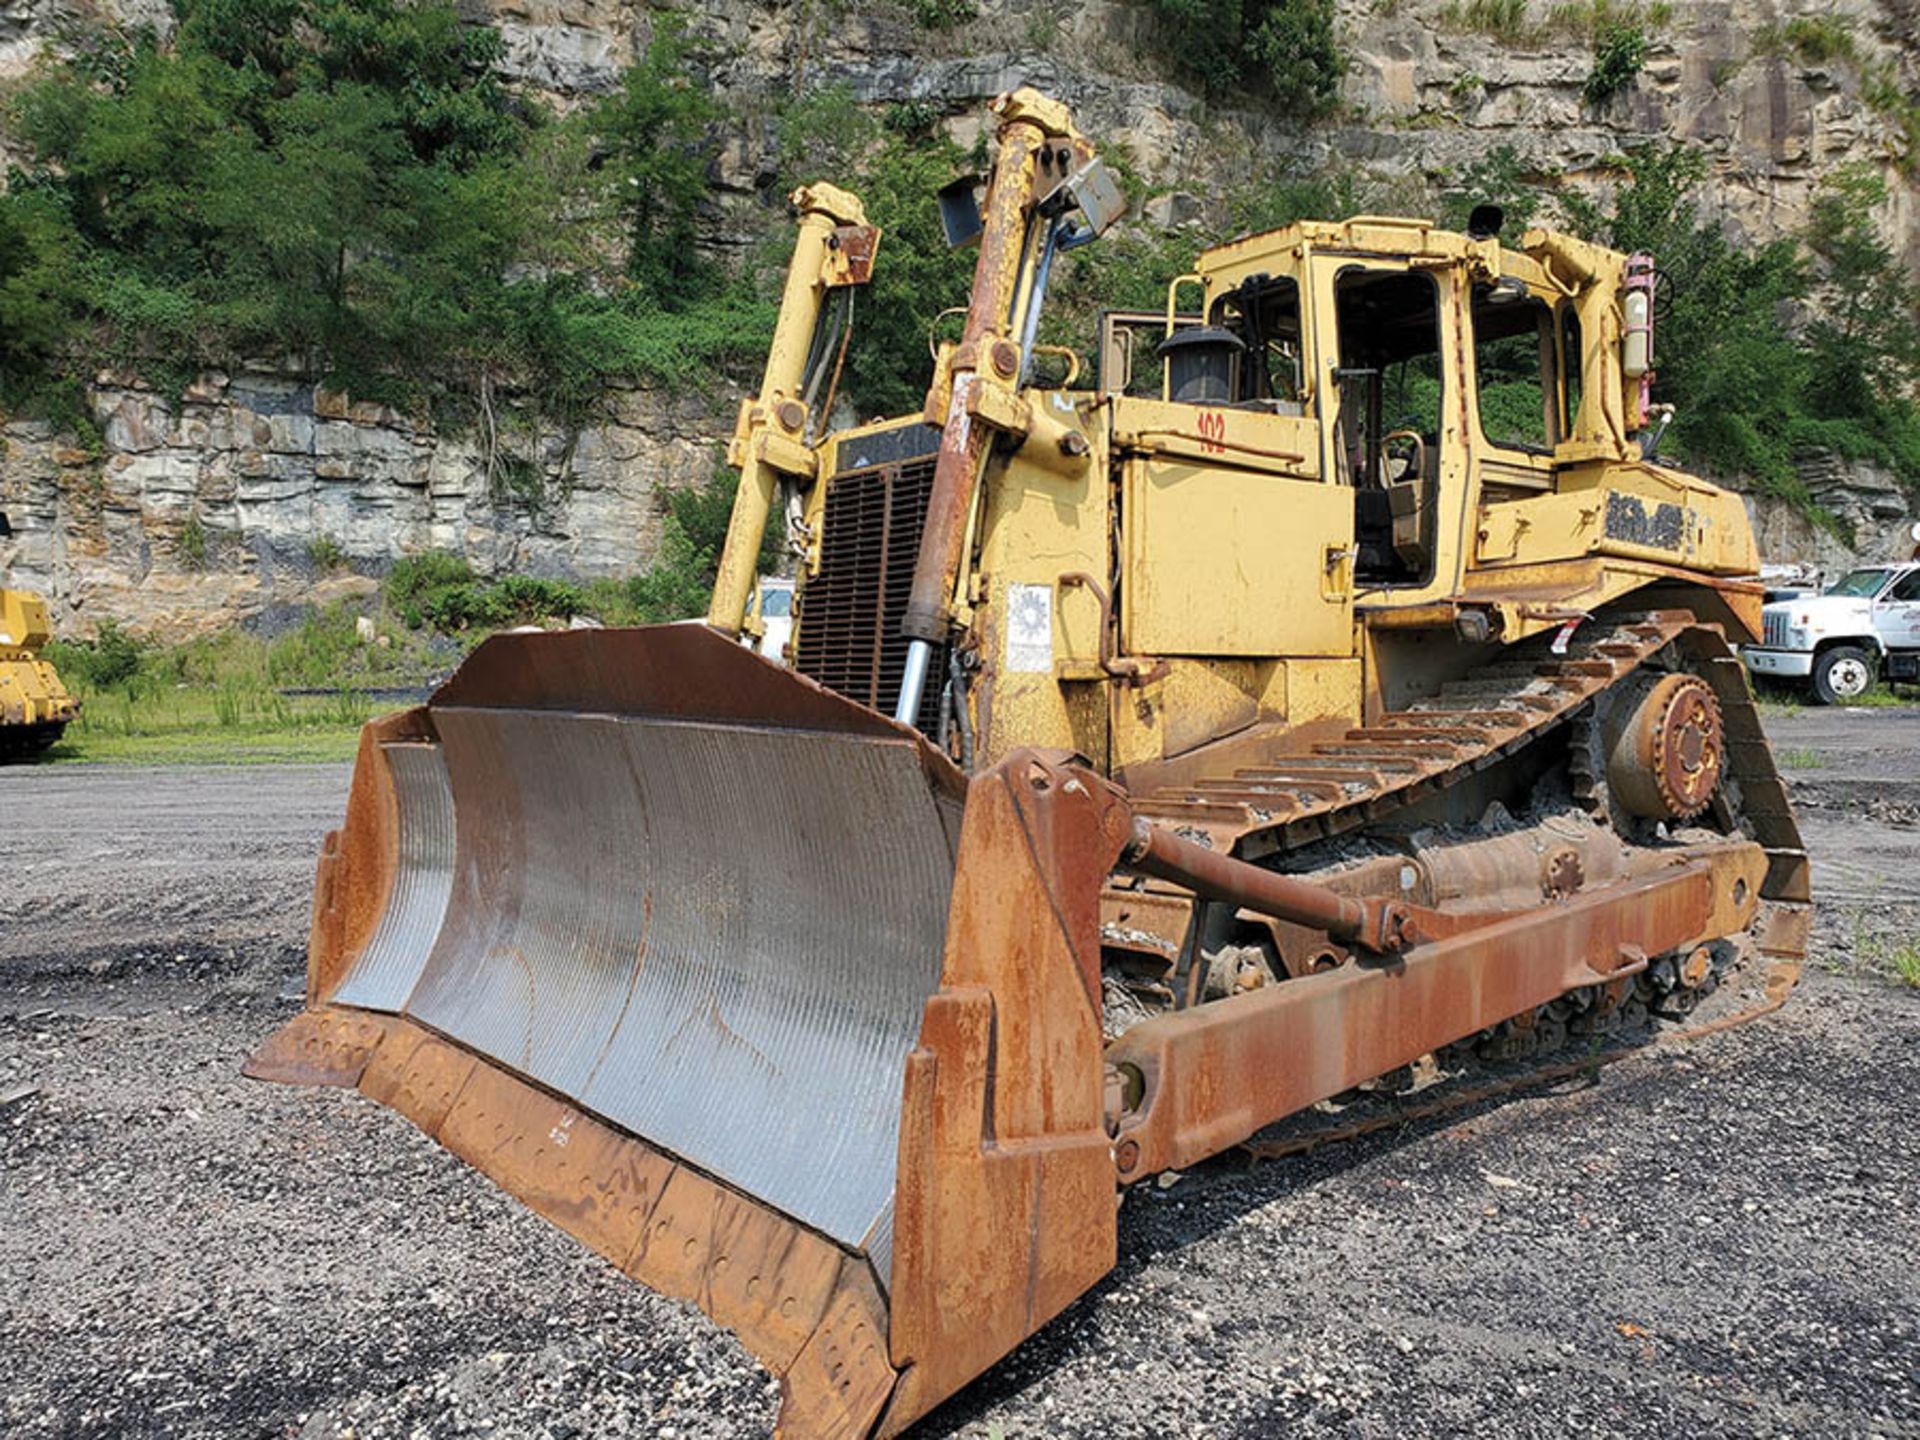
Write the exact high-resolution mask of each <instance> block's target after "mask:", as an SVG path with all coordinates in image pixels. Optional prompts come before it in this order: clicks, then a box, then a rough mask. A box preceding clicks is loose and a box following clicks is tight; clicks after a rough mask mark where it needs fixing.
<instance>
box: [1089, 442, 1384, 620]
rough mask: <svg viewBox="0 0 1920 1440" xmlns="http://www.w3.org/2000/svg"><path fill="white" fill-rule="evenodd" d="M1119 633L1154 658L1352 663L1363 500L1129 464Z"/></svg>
mask: <svg viewBox="0 0 1920 1440" xmlns="http://www.w3.org/2000/svg"><path fill="white" fill-rule="evenodd" d="M1123 474H1124V479H1123V481H1122V493H1123V495H1124V497H1125V498H1124V502H1123V509H1122V513H1121V521H1120V529H1121V535H1122V545H1123V547H1124V553H1125V557H1126V574H1127V577H1128V580H1129V582H1130V583H1129V584H1128V586H1127V587H1126V589H1125V591H1124V594H1123V598H1122V600H1121V603H1120V622H1121V623H1120V633H1121V637H1122V639H1123V641H1124V643H1125V646H1126V648H1127V649H1128V650H1129V651H1138V652H1140V653H1142V654H1155V655H1218V656H1267V655H1272V656H1280V655H1350V654H1352V653H1353V591H1352V588H1351V586H1350V585H1347V586H1342V585H1340V584H1338V583H1337V582H1336V583H1329V577H1330V576H1337V575H1338V574H1340V573H1342V567H1344V565H1345V563H1346V553H1347V550H1348V548H1349V547H1350V546H1351V545H1352V543H1353V497H1352V492H1350V491H1347V490H1344V489H1342V488H1340V487H1337V486H1332V485H1324V484H1321V483H1320V482H1319V481H1317V480H1294V479H1290V478H1288V477H1286V476H1282V475H1274V474H1267V473H1262V472H1261V471H1257V470H1250V469H1241V468H1239V467H1237V466H1234V467H1229V466H1227V465H1224V464H1220V463H1217V462H1216V463H1214V464H1211V465H1207V464H1201V463H1198V462H1195V461H1190V460H1185V459H1174V458H1162V457H1157V456H1140V457H1136V458H1133V459H1130V460H1128V461H1127V462H1126V463H1125V466H1124V471H1123Z"/></svg>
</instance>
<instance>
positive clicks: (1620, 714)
mask: <svg viewBox="0 0 1920 1440" xmlns="http://www.w3.org/2000/svg"><path fill="white" fill-rule="evenodd" d="M1726 751H1727V746H1726V728H1725V726H1724V725H1723V723H1722V722H1721V718H1720V702H1719V701H1718V700H1717V699H1716V698H1715V697H1714V693H1713V691H1712V689H1711V688H1710V687H1709V686H1708V685H1707V682H1706V681H1704V680H1702V679H1701V678H1700V677H1699V676H1697V675H1688V674H1684V673H1680V674H1670V675H1661V676H1658V677H1657V678H1653V679H1651V680H1650V681H1649V682H1647V683H1643V684H1641V685H1640V686H1638V687H1636V688H1635V689H1634V690H1632V691H1629V692H1628V693H1627V694H1625V695H1622V696H1621V697H1620V702H1619V703H1618V704H1616V705H1615V706H1614V708H1613V714H1612V715H1611V716H1610V717H1609V720H1608V723H1607V727H1606V755H1607V787H1608V789H1609V791H1610V792H1611V793H1612V795H1613V799H1614V802H1615V803H1616V804H1617V805H1618V806H1619V807H1620V808H1621V809H1622V810H1624V811H1626V812H1627V813H1628V814H1629V815H1637V816H1639V817H1641V818H1642V819H1646V820H1669V821H1678V820H1691V819H1692V818H1693V817H1694V816H1696V815H1698V814H1699V813H1700V812H1701V811H1702V810H1705V809H1706V808H1707V803H1708V802H1709V801H1710V800H1712V799H1713V792H1714V791H1715V790H1716V789H1718V788H1719V785H1720V777H1721V775H1722V773H1723V772H1724V769H1725V764H1726Z"/></svg>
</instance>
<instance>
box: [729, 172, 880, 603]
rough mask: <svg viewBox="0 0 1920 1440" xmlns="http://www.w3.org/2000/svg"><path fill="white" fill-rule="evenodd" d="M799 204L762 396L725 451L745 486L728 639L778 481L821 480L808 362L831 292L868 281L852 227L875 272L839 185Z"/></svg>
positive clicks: (858, 221)
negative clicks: (811, 442) (847, 239)
mask: <svg viewBox="0 0 1920 1440" xmlns="http://www.w3.org/2000/svg"><path fill="white" fill-rule="evenodd" d="M793 204H794V207H795V209H797V210H798V211H799V212H800V220H799V224H798V227H797V229H796V233H795V236H794V243H793V258H792V260H791V261H790V262H789V263H788V266H787V285H786V291H785V293H784V294H783V295H782V296H781V300H780V317H779V319H778V320H777V321H776V322H775V323H774V328H773V341H772V344H771V345H770V346H769V347H768V349H767V365H766V370H765V371H764V373H763V375H762V377H761V382H760V393H759V394H758V395H757V396H755V397H754V398H753V399H751V400H747V401H744V402H743V403H742V404H741V406H740V415H739V418H738V419H737V420H736V421H735V423H734V431H733V439H732V440H731V441H730V442H729V443H728V445H727V463H728V464H729V465H732V466H733V467H734V468H735V469H737V470H738V471H739V472H740V487H739V489H738V490H736V491H735V492H734V497H733V515H732V517H731V519H730V520H729V521H728V524H727V540H726V544H725V546H724V547H723V548H722V550H721V552H720V563H719V568H718V573H717V574H716V575H715V576H714V582H713V600H712V602H711V603H710V605H709V606H708V609H707V623H708V624H709V625H711V626H713V627H714V628H715V629H716V630H719V631H722V632H723V633H725V634H728V635H737V634H738V633H739V632H740V627H741V625H742V624H743V622H744V621H745V618H746V613H747V604H748V602H749V601H750V600H751V599H752V596H753V593H754V589H755V585H756V582H757V581H758V579H759V559H760V543H761V541H762V539H763V538H764V537H765V535H766V529H767V515H768V512H769V511H770V510H772V508H773V502H774V497H775V494H776V492H777V490H778V488H779V476H780V475H782V474H787V475H792V476H794V477H796V478H798V479H801V480H812V479H813V478H814V475H815V471H816V465H815V462H814V454H813V451H812V450H811V449H810V448H809V447H808V446H807V444H806V443H805V439H804V436H805V433H806V429H807V418H808V406H807V403H806V398H805V397H804V396H803V395H802V394H801V387H802V386H803V385H804V384H805V381H806V369H807V357H808V355H809V353H810V352H811V351H812V350H813V347H814V338H815V335H816V334H817V332H818V331H819V328H820V321H821V316H822V312H823V309H824V305H825V300H826V295H827V292H828V291H829V290H830V289H834V288H837V287H840V286H846V285H857V284H862V283H864V282H865V279H866V271H865V270H864V269H863V268H857V267H853V266H851V265H850V262H849V259H848V253H847V248H846V247H844V246H842V245H841V244H839V243H838V241H839V239H840V237H841V234H842V233H843V231H845V230H846V229H848V228H849V227H852V228H857V229H862V230H866V231H867V232H868V234H869V236H870V237H871V238H870V240H869V243H868V246H867V249H866V256H865V264H866V265H868V266H870V265H871V263H872V259H873V246H874V244H876V243H877V241H878V237H879V232H878V231H877V230H873V229H872V228H871V227H870V226H868V225H867V217H866V212H865V210H863V209H862V208H861V205H860V202H859V200H858V199H856V198H855V197H854V196H852V195H850V194H848V193H847V192H846V191H844V190H840V189H836V188H835V187H834V186H831V185H819V184H816V185H809V186H803V187H801V188H800V189H798V190H796V191H794V192H793ZM824 363H831V362H824Z"/></svg>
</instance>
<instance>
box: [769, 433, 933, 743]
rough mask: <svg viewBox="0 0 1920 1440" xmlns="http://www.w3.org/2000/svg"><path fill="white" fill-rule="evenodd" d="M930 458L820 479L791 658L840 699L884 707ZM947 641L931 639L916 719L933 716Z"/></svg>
mask: <svg viewBox="0 0 1920 1440" xmlns="http://www.w3.org/2000/svg"><path fill="white" fill-rule="evenodd" d="M933 467H934V458H933V457H932V456H931V455H928V456H925V457H923V458H920V459H914V460H906V461H902V462H900V463H897V464H892V465H876V466H872V467H870V468H868V469H864V470H849V471H846V472H844V473H842V474H839V475H836V476H834V477H833V480H832V482H831V483H830V484H829V485H828V487H827V504H826V512H825V514H824V516H823V517H822V520H823V524H824V530H825V533H824V535H823V536H822V539H821V547H820V573H819V574H818V575H816V576H814V577H813V578H812V579H810V580H809V581H807V584H806V588H805V590H804V591H803V592H802V594H801V596H800V613H799V616H798V619H797V620H796V622H795V628H796V630H797V632H798V636H799V638H798V640H797V642H796V653H795V664H796V666H797V668H798V669H799V671H800V673H801V674H802V675H806V676H809V677H810V678H812V679H814V680H818V681H819V682H820V683H821V684H822V685H825V686H826V687H827V688H828V689H829V690H835V691H838V692H839V693H840V694H842V695H844V696H846V697H847V698H848V699H849V700H857V701H859V702H860V703H861V704H863V705H871V706H872V707H873V708H874V709H876V710H882V711H886V712H888V713H891V712H892V710H893V702H894V698H895V696H896V695H898V694H899V691H900V680H901V677H902V676H903V675H904V674H905V672H906V668H907V641H906V640H905V639H904V638H903V637H902V636H901V634H900V617H901V616H902V615H903V614H904V613H905V612H906V608H907V592H908V590H909V589H911V588H912V585H913V567H914V562H915V560H917V559H918V558H919V552H920V530H921V526H922V524H923V522H924V521H925V519H926V514H927V495H928V493H929V492H930V491H931V490H932V488H933ZM946 673H947V647H946V646H944V645H939V646H935V647H934V654H933V662H932V664H931V665H930V666H929V667H928V671H927V686H926V690H925V692H924V693H923V694H922V695H921V697H920V714H919V716H918V717H917V719H916V720H915V724H917V725H918V726H919V728H920V729H921V730H923V731H925V732H927V733H929V734H931V733H933V731H934V730H935V728H936V727H937V725H938V723H939V714H940V691H941V687H942V686H943V685H944V684H945V683H946Z"/></svg>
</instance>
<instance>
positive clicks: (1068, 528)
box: [969, 391, 1112, 757]
mask: <svg viewBox="0 0 1920 1440" xmlns="http://www.w3.org/2000/svg"><path fill="white" fill-rule="evenodd" d="M1033 401H1034V408H1035V409H1040V410H1044V411H1045V412H1046V413H1047V415H1048V427H1049V430H1050V429H1051V428H1052V427H1057V428H1058V429H1059V430H1061V431H1062V432H1070V433H1072V434H1075V435H1078V436H1080V437H1081V439H1082V440H1083V441H1084V443H1085V444H1086V447H1087V451H1086V454H1085V455H1084V456H1083V457H1082V458H1081V460H1080V462H1079V463H1078V464H1077V465H1066V464H1063V463H1062V455H1061V452H1060V450H1059V447H1058V445H1057V443H1056V442H1055V441H1053V440H1052V439H1050V438H1049V434H1048V433H1044V432H1042V431H1039V430H1036V431H1035V432H1034V433H1032V434H1029V436H1028V437H1027V439H1026V440H1025V442H1024V443H1022V444H1021V445H1020V447H1019V448H1018V449H1017V450H1015V451H1013V453H1012V454H1011V455H1009V456H1006V457H1005V458H1003V459H1000V460H996V461H994V462H992V463H990V464H989V466H988V470H987V478H986V483H985V484H984V485H983V486H982V487H981V488H982V505H981V509H980V512H979V519H978V523H977V525H976V527H975V532H974V543H973V544H972V545H971V546H970V547H969V550H970V552H971V553H973V554H974V555H975V557H976V558H975V560H974V562H973V564H972V565H971V566H970V567H969V570H970V573H971V574H973V575H974V576H975V577H977V578H978V580H979V584H978V585H977V586H976V587H975V591H974V593H976V594H977V597H978V603H976V604H974V605H973V606H972V609H971V614H970V626H971V632H972V638H973V639H974V640H975V642H976V643H977V647H978V648H977V652H976V653H977V654H978V655H979V656H980V657H981V659H982V661H983V663H984V665H985V667H986V669H987V672H988V680H987V683H985V684H984V685H981V686H976V687H975V690H974V697H975V701H976V709H975V722H976V725H977V727H978V729H979V733H980V745H981V750H982V751H983V752H984V753H986V754H1001V753H1004V752H1005V751H1007V750H1010V749H1013V748H1015V747H1017V746H1019V745H1022V744H1027V745H1035V744H1037V745H1044V746H1053V747H1059V748H1063V749H1070V750H1077V751H1079V752H1080V753H1082V754H1085V755H1088V756H1089V757H1091V756H1095V755H1101V754H1104V752H1105V751H1106V748H1107V747H1106V739H1105V730H1106V707H1107V701H1106V695H1105V691H1106V688H1107V685H1106V680H1107V674H1106V671H1105V670H1103V669H1102V668H1101V661H1102V660H1103V658H1110V656H1111V652H1112V646H1111V643H1110V642H1109V641H1108V640H1107V638H1106V637H1105V636H1104V635H1103V633H1102V629H1101V624H1102V615H1103V611H1104V609H1105V608H1106V606H1105V602H1106V600H1107V588H1108V584H1109V580H1108V574H1109V565H1108V550H1107V539H1106V536H1107V531H1108V525H1109V514H1110V506H1111V492H1110V489H1109V486H1108V483H1107V472H1108V464H1107V455H1108V450H1107V433H1106V426H1105V423H1104V421H1105V416H1104V412H1103V411H1102V410H1101V409H1100V408H1099V407H1098V406H1097V405H1096V404H1095V403H1094V401H1093V397H1091V396H1086V395H1081V396H1073V395H1070V394H1066V393H1063V392H1058V391H1055V392H1049V393H1045V394H1042V395H1037V396H1035V397H1033ZM1043 451H1044V452H1045V453H1044V454H1042V453H1039V452H1043ZM1069 577H1076V578H1069ZM1079 577H1084V578H1079ZM1087 579H1091V580H1092V581H1093V583H1092V584H1091V585H1089V584H1087V583H1085V582H1086V580H1087ZM1016 609H1017V610H1018V611H1019V613H1020V616H1021V617H1022V618H1023V619H1024V620H1026V621H1027V622H1029V623H1028V624H1027V625H1026V627H1025V628H1021V629H1019V630H1018V633H1015V632H1016V628H1017V627H1016V626H1014V625H1013V624H1012V623H1010V622H1011V620H1012V619H1013V618H1014V616H1015V612H1016ZM1043 610H1044V612H1045V620H1044V623H1045V626H1046V632H1045V633H1046V637H1047V638H1046V640H1045V643H1044V646H1036V645H1035V644H1033V643H1032V641H1033V640H1034V639H1035V638H1036V637H1035V635H1034V633H1033V630H1032V625H1031V622H1033V621H1034V620H1035V618H1036V617H1037V616H1039V615H1040V614H1041V612H1042V611H1043Z"/></svg>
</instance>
